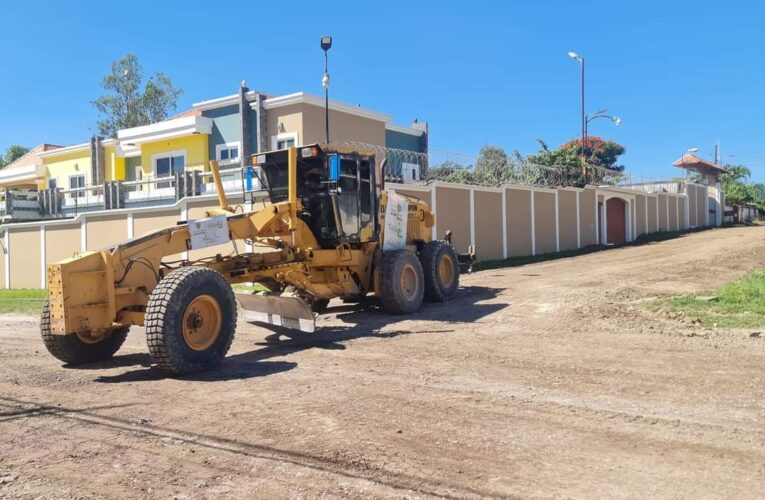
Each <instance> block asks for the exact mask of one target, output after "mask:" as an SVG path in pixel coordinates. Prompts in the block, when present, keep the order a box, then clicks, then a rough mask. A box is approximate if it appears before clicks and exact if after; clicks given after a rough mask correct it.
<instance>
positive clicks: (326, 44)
mask: <svg viewBox="0 0 765 500" xmlns="http://www.w3.org/2000/svg"><path fill="white" fill-rule="evenodd" d="M330 47H332V37H331V36H323V37H321V50H323V51H324V52H326V51H328V50H329V49H330Z"/></svg>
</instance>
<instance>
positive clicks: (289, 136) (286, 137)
mask: <svg viewBox="0 0 765 500" xmlns="http://www.w3.org/2000/svg"><path fill="white" fill-rule="evenodd" d="M297 145H298V134H297V132H288V133H285V134H278V135H272V136H271V150H272V151H279V150H281V149H287V148H291V147H294V146H297Z"/></svg>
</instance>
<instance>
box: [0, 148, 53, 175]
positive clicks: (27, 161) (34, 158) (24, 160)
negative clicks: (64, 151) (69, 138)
mask: <svg viewBox="0 0 765 500" xmlns="http://www.w3.org/2000/svg"><path fill="white" fill-rule="evenodd" d="M61 147H62V146H56V145H54V144H45V143H43V144H38V145H37V146H35V147H34V148H32V149H30V150H29V152H28V153H27V154H25V155H24V156H22V157H20V158H17V159H16V161H14V162H12V163H10V164H9V165H8V166H7V167H5V170H8V169H11V168H18V167H26V166H27V165H34V164H36V163H38V162H40V157H39V156H38V155H39V154H40V153H45V152H46V151H53V150H54V149H59V148H61Z"/></svg>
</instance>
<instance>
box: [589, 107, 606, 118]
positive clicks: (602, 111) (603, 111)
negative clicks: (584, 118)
mask: <svg viewBox="0 0 765 500" xmlns="http://www.w3.org/2000/svg"><path fill="white" fill-rule="evenodd" d="M607 111H608V110H607V109H599V110H597V111H596V112H594V113H593V114H592V116H593V117H595V116H598V115H604V114H606V112H607Z"/></svg>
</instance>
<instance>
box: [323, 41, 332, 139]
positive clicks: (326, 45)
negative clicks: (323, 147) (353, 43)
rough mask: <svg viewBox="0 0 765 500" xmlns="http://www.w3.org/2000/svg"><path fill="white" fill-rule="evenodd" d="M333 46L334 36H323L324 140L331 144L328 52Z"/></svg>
mask: <svg viewBox="0 0 765 500" xmlns="http://www.w3.org/2000/svg"><path fill="white" fill-rule="evenodd" d="M330 47H332V37H331V36H323V37H321V49H322V50H323V51H324V77H323V78H322V79H321V86H322V87H324V140H325V142H326V143H327V144H329V57H328V55H327V53H328V52H329V49H330Z"/></svg>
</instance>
